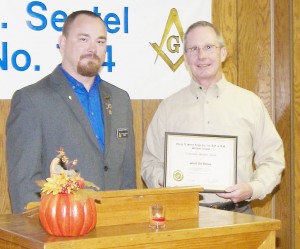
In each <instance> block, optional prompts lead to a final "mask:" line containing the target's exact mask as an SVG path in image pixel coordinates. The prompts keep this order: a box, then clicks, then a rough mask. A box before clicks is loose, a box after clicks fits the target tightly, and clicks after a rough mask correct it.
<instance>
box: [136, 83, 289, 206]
mask: <svg viewBox="0 0 300 249" xmlns="http://www.w3.org/2000/svg"><path fill="white" fill-rule="evenodd" d="M165 132H182V133H197V134H211V135H228V136H237V137H238V149H237V182H238V183H240V182H247V183H249V184H250V185H251V187H252V189H253V195H252V198H251V199H263V198H264V197H265V196H266V195H267V194H269V193H270V192H272V190H273V189H274V187H275V186H276V185H277V184H279V182H280V180H281V173H282V171H283V169H284V166H285V160H284V151H283V144H282V139H281V138H280V136H279V135H278V132H277V131H276V129H275V127H274V124H273V122H272V120H271V119H270V116H269V114H268V111H267V109H266V108H265V106H264V104H263V102H262V101H261V99H260V98H259V97H258V96H257V95H255V94H254V93H253V92H251V91H248V90H246V89H243V88H241V87H238V86H236V85H234V84H232V83H230V82H228V81H226V79H225V78H224V77H223V78H222V79H221V80H220V81H219V82H217V83H216V84H215V85H213V86H211V87H209V88H208V89H206V90H205V89H202V88H201V87H200V86H199V85H198V84H197V83H195V82H193V81H192V82H191V84H190V85H189V86H187V87H185V88H183V89H182V90H180V91H179V92H177V93H175V94H173V95H171V96H170V97H168V98H166V99H165V100H163V101H162V102H161V104H160V106H159V107H158V109H157V111H156V113H155V115H154V117H153V119H152V121H151V123H150V126H149V128H148V132H147V137H146V142H145V145H144V151H143V157H142V166H141V167H142V169H141V172H142V177H143V179H144V181H145V183H146V184H147V186H148V187H151V188H153V187H154V188H156V187H159V184H158V181H159V180H162V179H163V174H164V173H163V172H164V136H165ZM253 159H254V163H255V170H253V166H252V162H253ZM228 187H229V186H228ZM203 196H204V200H203V202H217V201H224V199H222V198H220V197H218V196H217V195H215V194H203Z"/></svg>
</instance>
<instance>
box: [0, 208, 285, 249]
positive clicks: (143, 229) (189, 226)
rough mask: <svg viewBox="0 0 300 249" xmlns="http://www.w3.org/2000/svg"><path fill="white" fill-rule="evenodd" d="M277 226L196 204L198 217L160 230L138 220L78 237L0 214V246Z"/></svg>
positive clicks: (130, 240)
mask: <svg viewBox="0 0 300 249" xmlns="http://www.w3.org/2000/svg"><path fill="white" fill-rule="evenodd" d="M278 229H280V221H279V220H275V219H269V218H264V217H258V216H253V215H247V214H239V213H235V212H229V211H222V210H215V209H210V208H205V207H200V209H199V219H185V220H176V221H167V222H166V228H165V229H164V230H160V231H155V230H151V229H149V228H148V223H139V224H129V225H115V226H104V227H96V228H95V229H94V230H92V231H91V232H90V233H89V234H86V235H84V236H80V237H55V236H49V235H48V234H47V233H46V232H45V231H44V230H43V229H42V227H41V226H40V224H39V221H38V219H37V218H30V217H26V216H24V215H21V214H15V215H1V216H0V240H1V241H2V242H0V247H1V245H5V241H8V242H13V243H16V244H18V245H22V246H23V247H20V248H51V249H58V248H69V247H70V245H71V246H72V248H80V249H83V248H109V247H110V248H121V247H122V246H124V245H130V246H134V245H136V246H137V245H140V244H143V243H144V244H147V243H149V241H151V242H153V243H154V242H157V243H164V242H167V241H170V240H174V241H176V240H178V241H179V240H181V239H182V240H183V239H184V240H188V239H195V238H208V237H212V236H224V235H226V236H230V235H232V234H242V233H248V234H249V233H252V232H253V233H258V232H259V233H261V234H263V233H264V232H269V231H275V230H278ZM1 243H2V244H1ZM87 245H89V247H87ZM1 248H4V247H1ZM7 248H8V247H7ZM9 248H13V247H9ZM18 248H19V247H18ZM124 248H126V247H124ZM136 248H138V247H136Z"/></svg>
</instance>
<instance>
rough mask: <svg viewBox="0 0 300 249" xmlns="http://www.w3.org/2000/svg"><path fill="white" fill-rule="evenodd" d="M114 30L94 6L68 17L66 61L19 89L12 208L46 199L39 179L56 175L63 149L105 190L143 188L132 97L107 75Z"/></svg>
mask: <svg viewBox="0 0 300 249" xmlns="http://www.w3.org/2000/svg"><path fill="white" fill-rule="evenodd" d="M106 42H107V30H106V27H105V24H104V22H103V20H102V19H101V18H100V17H99V16H98V15H96V14H95V13H93V12H90V11H86V10H81V11H76V12H73V13H72V14H70V15H69V16H68V18H67V19H66V21H65V23H64V26H63V31H62V35H61V36H60V37H59V48H60V52H61V55H62V63H61V64H60V65H58V66H57V67H56V68H55V69H54V71H53V72H52V73H51V74H49V75H47V76H46V77H45V78H43V79H41V80H40V81H38V82H37V83H35V84H32V85H30V86H27V87H25V88H22V89H20V90H18V91H16V92H15V94H14V96H13V98H12V102H11V111H10V114H9V116H8V119H7V124H6V126H7V127H6V128H7V131H6V135H7V143H6V153H7V155H6V158H7V168H8V183H9V194H10V200H11V205H12V211H13V212H14V213H16V212H22V211H23V210H24V207H25V206H26V204H27V203H28V202H32V201H39V193H40V188H39V187H38V186H37V185H36V183H35V182H36V180H40V179H46V178H47V177H49V175H50V163H51V161H52V159H53V158H54V157H55V155H57V151H58V150H60V148H62V149H63V150H64V151H65V152H66V154H67V155H68V157H69V158H73V159H74V158H76V159H77V161H78V164H77V165H76V171H77V172H78V173H79V174H80V176H81V177H83V178H84V179H86V180H87V181H91V182H93V183H95V184H96V185H98V186H99V187H100V189H101V190H102V191H104V190H117V189H131V188H135V187H136V184H135V152H134V134H133V125H132V110H131V105H130V98H129V96H128V94H127V92H125V91H124V90H122V89H119V88H117V87H115V86H113V85H111V84H109V83H107V82H105V81H104V80H103V79H101V78H100V76H99V74H98V73H99V71H100V69H101V66H102V64H103V62H104V59H105V53H106Z"/></svg>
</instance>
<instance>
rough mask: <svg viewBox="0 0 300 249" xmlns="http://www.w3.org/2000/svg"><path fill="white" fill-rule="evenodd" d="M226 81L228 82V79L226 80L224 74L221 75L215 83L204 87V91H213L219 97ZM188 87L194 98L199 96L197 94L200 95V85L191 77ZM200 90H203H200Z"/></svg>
mask: <svg viewBox="0 0 300 249" xmlns="http://www.w3.org/2000/svg"><path fill="white" fill-rule="evenodd" d="M227 83H228V81H227V80H226V78H225V76H224V75H222V78H221V79H220V80H219V81H218V82H217V83H216V84H213V85H212V86H210V87H209V88H208V89H206V92H207V91H213V92H214V93H215V96H216V97H219V96H220V95H222V93H223V92H224V90H225V88H226V85H227ZM190 89H191V91H192V94H193V96H195V98H199V97H200V96H199V95H200V91H201V86H200V85H199V84H198V83H197V82H196V81H194V80H193V79H192V80H191V84H190ZM202 91H205V90H202Z"/></svg>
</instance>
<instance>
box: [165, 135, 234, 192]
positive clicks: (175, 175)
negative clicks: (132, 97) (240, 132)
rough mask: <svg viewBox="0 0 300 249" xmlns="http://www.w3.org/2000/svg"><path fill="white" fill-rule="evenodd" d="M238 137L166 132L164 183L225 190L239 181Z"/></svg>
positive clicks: (166, 184)
mask: <svg viewBox="0 0 300 249" xmlns="http://www.w3.org/2000/svg"><path fill="white" fill-rule="evenodd" d="M237 139H238V137H237V136H228V135H211V134H194V133H178V132H166V133H165V153H164V186H165V187H185V186H200V187H202V188H204V191H203V192H204V193H205V192H206V193H221V192H224V191H225V189H226V188H227V187H229V186H232V185H234V184H236V183H237Z"/></svg>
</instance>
